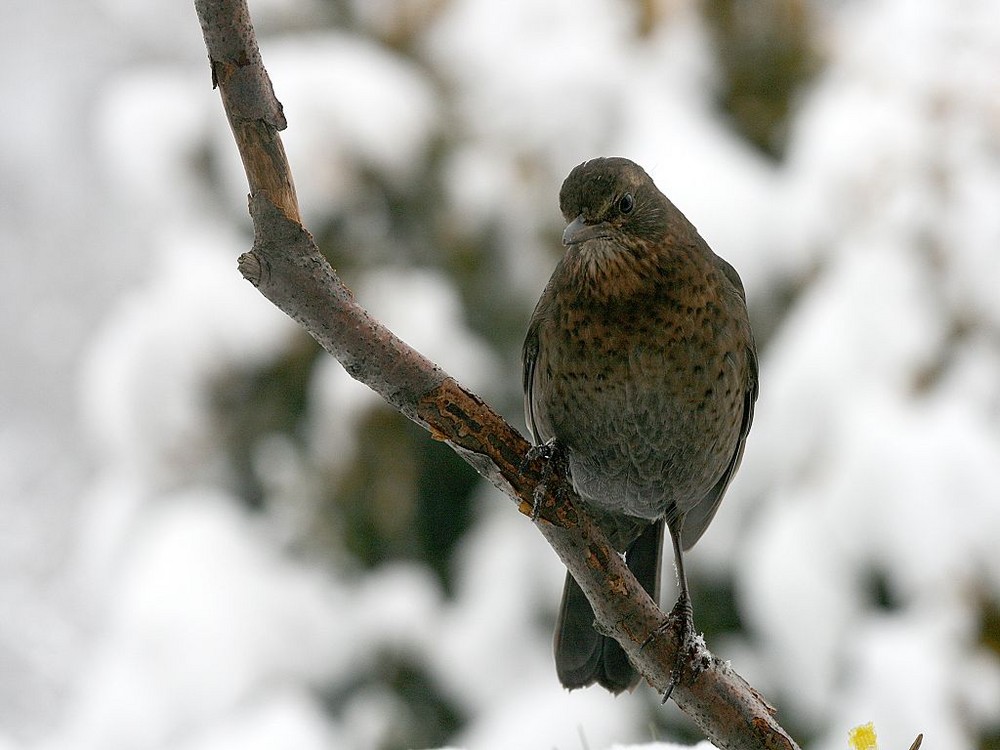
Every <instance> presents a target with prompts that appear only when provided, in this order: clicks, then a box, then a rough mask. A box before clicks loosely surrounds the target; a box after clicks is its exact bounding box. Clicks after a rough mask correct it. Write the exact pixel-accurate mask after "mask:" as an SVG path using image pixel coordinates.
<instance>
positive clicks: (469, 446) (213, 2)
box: [195, 0, 797, 750]
mask: <svg viewBox="0 0 1000 750" xmlns="http://www.w3.org/2000/svg"><path fill="white" fill-rule="evenodd" d="M195 7H196V9H197V11H198V16H199V19H200V21H201V26H202V30H203V32H204V36H205V44H206V46H207V48H208V55H209V59H210V61H211V66H212V80H213V84H215V85H217V86H218V87H219V88H220V90H221V94H222V101H223V106H224V108H225V111H226V115H227V117H228V118H229V123H230V126H231V127H232V131H233V136H234V137H235V139H236V144H237V146H238V148H239V151H240V155H241V157H242V159H243V165H244V168H245V169H246V172H247V179H248V182H249V185H250V191H251V198H250V213H251V216H252V217H253V222H254V235H255V238H254V246H253V249H252V250H251V251H250V252H248V253H245V254H244V255H243V256H241V257H240V260H239V269H240V272H241V273H242V274H243V275H244V277H245V278H246V279H247V280H249V281H250V282H251V283H252V284H254V286H256V287H257V289H258V290H259V291H260V292H261V294H263V295H264V296H265V297H266V298H267V299H269V300H270V301H271V302H273V303H274V304H275V305H276V306H277V307H278V308H280V309H281V310H282V311H284V312H285V313H286V314H288V315H289V316H290V317H292V318H293V319H294V320H296V321H297V322H298V323H299V324H301V325H302V326H303V327H304V328H305V329H306V330H307V331H308V332H309V333H310V334H311V335H312V336H313V337H314V338H315V339H316V340H317V341H318V342H319V343H320V345H322V346H323V348H324V349H326V350H327V351H328V352H329V353H330V354H332V355H333V356H335V357H336V358H337V359H338V360H339V361H340V362H341V363H342V364H343V365H344V367H345V369H346V370H347V372H348V373H349V374H350V375H351V376H352V377H354V378H356V379H357V380H360V381H361V382H363V383H365V384H367V385H368V386H370V387H371V388H372V389H374V390H375V391H377V392H378V393H379V394H380V395H382V396H383V397H384V398H385V399H386V400H387V401H388V402H389V403H390V404H392V405H393V406H394V407H395V408H397V409H398V410H399V411H401V412H402V413H403V414H405V415H406V416H407V417H409V418H410V419H412V420H413V421H414V422H416V423H417V424H419V425H421V426H423V427H424V428H426V429H427V430H428V431H429V432H430V433H431V435H432V437H434V438H435V439H437V440H442V441H445V442H447V443H448V445H450V446H451V447H452V448H453V449H454V450H455V451H456V452H458V453H459V455H461V456H462V458H464V459H465V460H466V461H467V462H468V463H470V464H471V465H472V466H473V467H474V468H475V469H476V470H477V471H478V472H479V473H480V474H481V475H482V476H484V477H486V478H487V479H488V480H489V481H490V482H492V483H493V484H494V485H496V486H497V487H499V488H500V489H501V490H502V491H503V492H505V493H506V494H507V495H508V496H510V497H511V498H512V499H513V500H514V501H515V503H517V505H518V509H519V510H520V512H521V513H524V514H525V515H529V516H531V515H533V513H534V512H537V515H536V521H535V525H536V527H537V528H538V530H539V531H540V532H541V533H542V535H543V536H544V537H545V538H546V539H547V540H548V542H549V543H550V544H551V545H552V548H553V549H554V550H555V552H556V554H557V555H558V556H559V558H560V559H561V560H562V562H563V563H564V564H565V565H566V567H567V568H568V569H569V571H570V572H571V573H572V575H573V577H574V578H576V580H577V581H578V582H579V583H580V586H581V588H582V589H583V591H584V592H585V593H586V595H587V598H588V599H589V600H590V601H591V602H592V604H593V605H594V612H595V614H596V617H597V620H598V622H599V624H600V626H601V627H602V628H603V629H604V630H605V631H606V632H607V633H608V634H609V635H612V636H613V637H614V638H616V639H617V640H618V641H619V642H621V643H622V645H623V647H624V648H625V651H626V653H628V655H629V658H630V659H631V660H632V661H633V663H635V664H636V666H637V667H638V668H639V670H640V671H641V672H642V674H643V675H644V676H645V677H646V679H647V680H648V681H649V683H650V685H652V686H653V687H654V688H655V689H656V690H659V691H661V692H662V691H664V690H666V688H667V686H668V684H669V682H670V666H671V665H673V664H674V663H675V656H676V654H677V648H678V644H677V642H676V639H674V638H672V637H671V636H670V635H669V634H668V633H665V634H664V635H662V636H658V637H654V638H652V639H651V640H650V643H649V645H648V646H646V647H645V648H642V644H643V643H644V642H646V641H647V640H648V639H649V636H650V634H651V633H654V632H656V631H657V629H658V628H659V626H660V625H661V624H662V623H663V622H664V620H665V617H664V615H663V613H662V612H661V611H660V609H659V608H658V607H657V606H656V604H655V603H654V602H653V601H652V599H650V597H649V596H648V595H647V594H646V592H645V591H644V590H643V589H642V587H641V586H640V585H639V584H638V583H637V582H636V580H635V578H634V577H633V576H632V574H631V572H630V571H629V570H628V568H627V567H626V566H625V564H624V561H623V560H622V558H621V556H620V555H618V554H617V553H616V552H615V551H614V550H613V549H612V547H611V546H610V545H609V544H608V542H607V540H606V539H605V537H604V535H603V534H602V533H601V531H600V529H598V528H597V527H596V526H595V525H594V524H593V523H592V522H591V521H590V519H589V518H588V517H587V516H586V515H585V514H584V513H581V512H580V511H579V510H578V509H577V508H576V507H575V506H574V505H573V503H572V497H573V491H572V489H571V487H570V485H569V483H568V482H567V479H566V471H565V467H564V466H548V467H547V466H545V465H544V462H543V460H542V459H540V458H529V455H528V449H529V448H530V445H529V444H528V442H527V441H526V440H525V439H524V438H523V437H522V436H521V434H520V433H519V432H518V431H517V430H516V429H515V428H514V427H512V426H511V425H510V424H509V423H507V422H506V421H505V420H504V419H503V418H502V417H501V416H500V415H499V414H497V413H496V412H495V411H494V410H493V409H492V408H490V407H489V405H487V404H486V403H484V402H483V401H482V399H480V398H479V397H478V396H476V395H475V394H473V393H471V392H469V391H468V390H466V389H465V388H463V387H462V386H460V385H459V384H458V383H457V382H456V381H455V380H454V379H452V378H451V377H449V376H448V375H447V374H446V373H445V372H443V371H442V370H441V368H439V367H438V366H437V365H435V364H434V363H433V362H431V361H430V360H428V359H427V358H425V357H424V356H422V355H421V354H420V353H419V352H416V351H415V350H413V349H412V348H411V347H409V346H408V345H407V344H405V343H404V342H403V341H401V340H400V339H398V338H397V337H396V336H394V335H393V334H392V333H391V332H390V331H389V330H388V329H386V328H385V327H384V326H382V325H381V324H380V323H379V322H378V321H376V320H374V319H373V318H372V317H371V316H370V315H369V314H368V313H367V312H366V311H365V310H364V309H363V308H362V307H361V306H360V305H358V303H357V302H356V301H355V299H354V295H353V294H352V293H351V292H350V290H349V289H347V287H345V286H344V284H343V283H342V282H341V281H340V279H339V278H338V277H337V275H336V274H335V273H334V271H333V269H332V268H331V267H330V265H329V264H328V263H327V262H326V260H325V259H324V258H323V256H322V255H321V254H320V253H319V251H318V249H317V248H316V245H315V243H314V242H313V239H312V237H311V236H310V234H309V233H308V232H307V231H306V230H305V229H304V228H303V227H302V225H301V220H300V218H299V212H298V201H297V198H296V196H295V188H294V184H293V181H292V177H291V171H290V169H289V167H288V163H287V160H286V158H285V154H284V149H283V147H282V145H281V139H280V136H279V135H278V131H279V130H281V129H283V128H284V127H285V119H284V115H283V114H282V110H281V105H280V104H279V103H278V101H277V100H276V99H275V97H274V93H273V89H272V87H271V83H270V79H269V78H268V76H267V73H266V71H265V70H264V67H263V64H262V62H261V59H260V54H259V52H258V49H257V43H256V39H255V37H254V32H253V27H252V24H251V22H250V18H249V15H248V12H247V8H246V4H245V2H244V1H243V0H195ZM673 697H674V700H675V701H676V702H677V704H678V705H679V706H680V707H681V709H682V710H683V711H685V713H687V714H688V715H689V716H691V717H692V719H693V720H694V721H695V723H697V724H698V726H699V727H700V728H701V729H702V730H703V731H704V732H705V734H706V735H708V737H710V738H711V739H712V741H713V742H714V743H715V744H716V746H718V747H720V748H726V749H731V750H765V749H774V748H781V749H782V750H797V745H796V744H795V743H794V742H793V741H792V739H791V738H790V737H789V736H788V735H787V734H786V733H785V732H784V730H782V729H781V727H780V726H779V725H778V724H777V722H776V721H775V720H774V709H772V708H771V707H770V706H769V705H768V704H767V702H766V701H764V699H763V698H762V697H761V696H760V694H759V693H757V691H756V690H754V689H753V688H752V687H751V686H750V685H748V684H747V683H746V682H745V681H744V680H743V679H742V678H741V677H739V675H737V674H736V673H734V672H733V671H732V670H731V669H730V668H729V667H728V666H727V665H725V664H724V663H723V662H721V661H720V660H718V659H717V658H716V657H714V656H713V655H712V654H710V653H709V652H708V651H707V650H705V649H701V650H699V651H698V652H697V653H693V654H691V655H690V658H689V660H688V663H687V666H686V668H685V673H684V675H683V677H682V680H681V681H680V683H679V684H678V685H677V686H676V688H675V689H674V691H673Z"/></svg>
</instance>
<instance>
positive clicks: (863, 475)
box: [0, 0, 1000, 750]
mask: <svg viewBox="0 0 1000 750" xmlns="http://www.w3.org/2000/svg"><path fill="white" fill-rule="evenodd" d="M251 11H252V13H253V15H254V18H255V22H256V24H257V31H258V35H259V38H260V42H261V48H262V53H263V57H264V62H265V64H266V66H267V68H268V70H269V72H270V73H271V77H272V79H273V81H274V86H275V89H276V92H277V95H278V98H279V99H280V100H281V101H282V102H283V104H284V108H285V113H286V115H287V117H288V120H289V123H290V126H289V129H288V130H287V131H286V133H285V143H286V147H287V150H288V154H289V158H290V161H291V164H292V169H293V172H294V175H295V179H296V182H297V187H298V190H299V197H300V200H301V202H302V207H303V212H304V216H305V220H306V224H307V226H308V228H309V229H310V230H311V231H312V232H313V234H314V235H315V236H316V238H317V240H318V241H319V243H320V245H321V246H322V249H323V251H324V252H325V253H326V254H327V256H328V257H329V258H330V260H331V262H332V263H333V265H334V266H335V267H336V268H337V270H338V271H339V273H340V274H341V275H342V277H343V278H344V279H345V281H346V282H347V283H348V285H349V286H351V288H352V289H354V290H355V292H356V293H357V295H358V297H359V298H360V300H361V302H362V303H363V304H364V305H366V306H367V307H368V308H369V309H370V310H371V311H372V312H373V313H374V314H375V315H376V316H378V317H380V318H382V319H383V320H384V321H385V322H387V323H388V324H389V325H390V327H392V328H393V329H394V330H395V331H396V332H397V333H399V334H400V335H401V336H403V338H405V339H406V340H407V341H409V342H410V343H411V344H413V345H414V346H416V347H417V348H418V349H420V350H422V351H423V352H424V353H425V354H427V355H428V356H430V357H432V358H433V359H435V360H437V361H438V362H439V363H440V364H442V365H443V366H444V367H445V369H447V370H448V371H449V372H450V373H451V374H452V375H453V376H455V377H456V378H458V379H459V380H460V381H461V382H463V383H464V384H465V385H467V386H469V387H471V388H472V389H474V390H476V391H477V392H478V393H480V394H481V395H482V396H483V397H484V398H485V399H486V400H487V401H489V402H490V403H492V404H494V405H496V406H497V407H498V408H499V409H500V410H501V411H502V412H503V413H504V414H505V415H506V416H507V417H508V418H509V419H510V420H511V421H513V422H514V423H515V424H516V425H518V426H521V425H522V424H523V419H522V416H521V396H520V363H519V349H520V344H521V337H522V335H523V332H524V328H525V325H526V321H527V319H528V316H529V314H530V311H531V309H532V306H533V304H534V302H535V300H536V299H537V297H538V295H539V293H540V292H541V289H542V287H543V285H544V283H545V281H546V280H547V278H548V275H549V273H550V272H551V269H552V267H553V265H554V264H555V262H556V260H557V258H558V256H559V253H560V249H561V248H560V243H559V233H560V232H561V229H562V220H561V218H560V216H559V212H558V201H557V195H558V189H559V186H560V183H561V181H562V179H563V177H564V176H565V175H566V174H567V173H568V172H569V170H570V169H571V168H572V167H573V166H574V165H576V164H577V163H579V162H581V161H583V160H585V159H587V158H590V157H592V156H596V155H602V154H603V155H623V156H628V157H630V158H632V159H634V160H636V161H638V162H639V163H641V164H642V165H644V166H645V167H646V169H647V170H648V171H649V172H650V173H651V174H652V175H653V177H654V179H655V180H656V181H657V183H658V185H659V186H660V187H661V189H663V191H664V192H666V193H667V194H668V195H669V196H670V197H671V198H672V200H673V201H674V202H675V203H676V204H677V205H678V206H679V207H680V208H681V209H682V210H683V211H684V212H685V213H686V214H687V216H688V217H689V218H690V219H691V220H692V221H693V222H694V223H695V224H696V225H697V226H698V227H699V229H700V230H701V232H702V234H703V235H704V236H705V237H706V239H707V240H708V241H709V243H710V244H711V245H712V246H713V247H714V249H715V250H716V251H717V252H718V253H719V254H720V255H722V256H724V257H725V258H727V259H728V260H729V261H731V262H732V263H733V264H734V265H735V266H736V267H737V269H739V271H740V273H741V275H742V277H743V280H744V282H745V284H746V287H747V292H748V297H749V301H750V309H751V315H752V318H753V323H754V327H755V331H756V334H757V338H758V345H759V349H760V352H761V367H762V371H761V381H762V384H761V396H760V401H759V402H758V405H757V414H756V423H755V426H754V429H753V431H752V433H751V436H750V440H749V443H748V447H747V452H746V457H745V459H744V462H743V469H742V470H741V472H740V474H739V476H738V477H737V479H736V481H735V483H734V484H733V486H732V489H731V490H730V492H729V494H728V497H727V499H726V502H725V503H724V504H723V506H722V509H721V511H720V513H719V515H718V516H717V517H716V520H715V521H714V523H713V525H712V527H711V529H710V530H709V532H708V533H707V534H706V536H705V537H704V539H703V540H702V541H701V542H700V543H699V544H698V546H697V547H696V548H695V549H694V550H693V552H692V553H691V554H690V555H689V556H688V558H687V559H688V561H689V563H688V564H689V566H690V567H689V577H690V579H691V584H692V589H693V594H694V597H695V612H696V622H697V625H698V627H699V628H700V629H703V630H704V631H705V634H706V638H707V640H708V643H709V646H710V647H711V648H712V649H713V650H714V651H715V653H717V654H718V655H720V656H721V657H722V658H725V659H729V660H731V661H732V664H733V666H734V667H735V668H736V669H737V670H738V671H739V672H740V673H741V674H742V675H744V676H745V677H746V678H747V679H748V680H749V681H750V682H751V683H752V684H753V685H755V686H756V687H757V688H759V689H760V690H761V691H762V692H763V693H764V694H765V695H766V696H767V698H768V699H769V700H770V702H772V703H773V704H774V705H776V706H777V707H778V708H779V711H780V713H779V719H780V721H781V722H782V724H783V725H784V726H785V727H786V728H787V729H788V730H790V731H791V732H792V733H793V735H794V736H795V737H796V738H797V739H798V740H799V741H800V743H801V744H802V746H803V747H804V748H816V749H818V750H826V749H830V750H833V749H834V748H843V747H846V738H847V731H848V729H849V728H850V727H852V726H854V725H857V724H861V723H864V722H868V721H873V722H874V723H875V727H876V729H877V731H878V733H879V736H880V740H881V746H882V747H884V748H886V749H887V750H895V749H897V748H900V749H901V748H905V747H909V744H910V742H912V740H913V738H914V737H915V736H916V734H917V733H918V732H923V733H924V734H925V737H926V739H925V743H924V746H925V747H927V748H941V749H947V750H996V749H997V748H1000V661H998V657H1000V544H998V542H1000V490H998V487H997V469H998V467H1000V293H998V281H997V280H998V279H1000V87H998V86H997V80H998V76H1000V14H998V13H997V9H996V5H995V3H994V2H992V1H991V0H960V1H957V2H956V1H952V2H945V0H937V1H934V0H928V2H922V3H914V2H911V1H910V0H867V1H863V0H826V1H824V0H814V1H812V2H810V0H760V1H759V2H755V3H749V2H746V1H745V0H700V1H696V0H645V1H643V0H572V2H571V1H570V0H552V1H551V2H545V3H539V2H535V1H534V0H507V1H506V2H499V0H493V1H490V0H396V1H393V0H260V1H259V2H252V3H251ZM0 96H2V101H3V102H4V116H3V117H2V118H0V134H2V137H0V247H2V253H0V315H2V320H3V325H2V326H0V342H2V351H3V355H2V362H3V365H2V366H0V519H2V520H0V748H2V750H14V749H18V750H21V749H22V748H32V749H33V748H43V749H50V750H57V749H62V748H67V749H71V750H89V749H93V750H98V749H99V750H118V749H121V750H126V749H129V750H132V749H135V750H139V749H142V750H145V749H147V748H148V749H150V750H153V749H161V748H163V749H167V748H169V749H171V750H221V749H222V748H241V749H242V750H256V749H260V750H264V749H269V748H297V749H299V750H312V749H313V748H317V749H318V748H359V749H361V750H366V749H368V748H371V749H373V750H395V749H397V748H425V747H439V746H444V745H451V746H461V747H468V748H475V749H477V750H479V749H481V748H515V747H516V748H560V749H562V750H569V749H571V748H588V749H590V750H600V749H601V748H606V747H609V746H610V745H611V744H612V743H638V742H649V741H653V740H675V741H690V742H694V741H696V740H697V739H699V735H698V733H697V731H696V730H695V729H694V728H693V726H692V725H691V723H690V722H689V721H688V720H687V719H686V718H684V717H683V716H682V715H681V714H680V713H679V712H677V711H676V710H675V709H674V707H672V706H668V707H665V708H661V707H660V706H659V703H658V700H657V696H656V695H654V694H652V692H651V691H650V690H649V689H648V688H646V687H644V686H643V687H640V688H639V689H638V690H637V691H636V692H635V693H634V694H632V695H629V696H621V697H618V698H612V697H610V696H608V695H606V694H604V693H603V692H600V691H598V690H596V689H591V690H584V691H577V692H574V693H572V694H569V693H566V692H565V691H563V690H562V689H561V688H560V687H559V686H558V683H557V681H556V678H555V674H554V668H553V665H552V658H551V653H550V644H551V631H552V626H553V623H554V619H555V608H556V606H557V604H558V601H559V596H560V585H561V580H562V575H563V571H562V569H561V567H560V564H559V562H558V560H557V559H556V557H555V555H554V554H553V553H552V552H551V551H550V550H549V549H548V547H547V546H546V545H545V543H544V541H543V540H542V539H541V537H540V536H539V535H538V534H537V532H535V530H534V529H533V528H532V527H531V525H530V524H529V523H527V522H526V521H525V520H524V519H523V518H522V517H521V516H520V515H519V514H517V513H516V512H515V509H514V508H513V507H512V505H511V504H510V503H509V502H508V501H506V500H505V499H504V498H503V497H502V496H500V495H499V494H498V493H497V492H496V491H495V490H493V489H492V488H491V487H490V486H488V485H486V484H485V483H484V482H483V481H481V480H480V479H478V478H477V477H476V475H475V474H474V473H473V472H472V471H471V470H470V469H469V468H468V467H467V466H466V465H465V464H463V463H462V462H461V461H460V460H458V459H457V458H456V457H455V455H454V454H452V453H451V452H450V451H449V450H448V449H447V448H446V447H443V446H442V445H440V444H438V443H436V442H434V441H432V440H430V439H429V438H428V436H427V435H426V434H424V433H423V432H422V431H421V430H419V429H418V428H416V427H414V426H413V425H411V424H409V423H408V422H406V421H405V420H404V419H402V418H401V417H399V416H398V415H397V414H395V413H394V412H393V411H391V410H390V409H388V408H387V407H385V406H384V405H383V404H382V403H381V402H380V400H379V399H378V398H377V397H376V396H374V395H373V394H372V393H371V392H370V391H368V390H367V389H366V388H365V387H363V386H359V385H358V384H356V383H354V382H353V381H351V380H350V379H349V378H348V377H347V376H346V375H345V374H344V372H343V371H342V369H341V368H340V367H339V365H338V364H337V363H336V362H334V361H333V360H332V359H331V358H330V357H328V356H326V355H325V354H323V353H322V352H320V351H319V350H318V348H317V346H316V345H315V344H314V343H313V342H312V340H311V339H310V338H308V337H307V336H306V335H305V334H303V333H302V332H301V331H300V330H298V328H297V327H296V326H295V325H294V324H292V323H291V322H290V321H289V320H287V319H285V318H284V317H283V316H282V315H281V314H280V313H278V312H277V311H276V310H274V309H273V308H272V307H271V306H270V305H269V303H267V302H266V301H265V300H264V299H263V298H262V297H261V296H260V295H258V294H257V293H256V291H255V290H254V289H253V288H252V287H251V286H250V285H249V284H248V283H246V282H245V281H243V280H242V279H241V277H240V275H239V274H238V272H237V270H236V258H237V256H238V255H239V254H240V253H241V252H243V251H244V250H246V249H247V248H249V246H250V243H251V239H252V237H251V226H250V222H249V219H248V217H247V212H246V192H247V188H246V184H245V181H244V178H243V174H242V170H241V167H240V165H239V162H238V159H237V155H236V149H235V146H234V144H233V142H232V139H231V136H230V134H229V132H228V129H227V125H226V122H225V119H224V116H223V113H222V108H221V105H220V102H219V97H218V94H217V92H213V91H212V90H211V85H210V75H209V69H208V65H207V60H206V55H205V49H204V45H203V42H202V38H201V32H200V29H199V26H198V22H197V18H196V15H195V12H194V8H193V4H192V3H190V2H189V3H177V2H165V1H164V0H156V1H154V2H147V3H139V4H136V3H130V2H126V0H83V1H81V0H77V1H76V2H68V1H66V0H63V1H62V2H50V3H5V4H3V5H2V6H0ZM668 569H669V568H668ZM665 579H666V582H665V584H664V591H663V594H662V598H663V601H664V602H665V603H666V604H668V605H669V603H670V602H672V601H673V597H674V590H673V585H672V581H670V580H669V579H670V576H669V575H667V576H665Z"/></svg>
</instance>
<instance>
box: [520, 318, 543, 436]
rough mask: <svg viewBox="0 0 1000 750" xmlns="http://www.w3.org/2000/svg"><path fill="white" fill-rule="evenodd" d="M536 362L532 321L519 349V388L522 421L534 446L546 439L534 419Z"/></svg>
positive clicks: (535, 333)
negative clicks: (521, 371)
mask: <svg viewBox="0 0 1000 750" xmlns="http://www.w3.org/2000/svg"><path fill="white" fill-rule="evenodd" d="M537 362H538V321H537V320H532V322H531V325H530V326H528V333H527V335H526V336H525V337H524V346H523V348H522V349H521V364H522V366H523V368H524V369H523V373H522V380H521V386H522V387H523V389H524V421H525V422H526V423H527V425H528V430H529V431H530V432H531V440H532V442H533V443H535V444H536V445H539V444H541V443H544V442H545V441H546V440H547V439H548V437H547V436H542V435H541V434H540V431H539V429H538V422H537V420H536V419H535V398H534V392H535V364H536V363H537Z"/></svg>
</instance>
